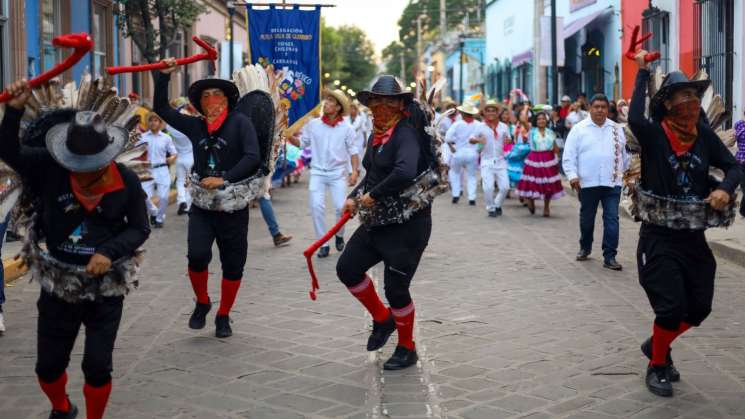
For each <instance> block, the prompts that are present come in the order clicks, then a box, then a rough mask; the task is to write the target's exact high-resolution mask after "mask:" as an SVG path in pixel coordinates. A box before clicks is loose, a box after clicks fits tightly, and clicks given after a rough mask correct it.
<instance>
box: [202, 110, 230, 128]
mask: <svg viewBox="0 0 745 419" xmlns="http://www.w3.org/2000/svg"><path fill="white" fill-rule="evenodd" d="M227 117H228V109H227V108H225V109H223V111H222V112H220V115H217V117H216V118H215V119H213V120H212V122H210V121H208V120H206V119H205V122H207V132H209V133H210V134H214V133H215V131H217V130H219V129H220V127H221V126H222V123H223V122H225V119H226V118H227Z"/></svg>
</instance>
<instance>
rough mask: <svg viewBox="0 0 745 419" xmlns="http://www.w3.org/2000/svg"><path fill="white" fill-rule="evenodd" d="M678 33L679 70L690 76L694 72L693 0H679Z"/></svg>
mask: <svg viewBox="0 0 745 419" xmlns="http://www.w3.org/2000/svg"><path fill="white" fill-rule="evenodd" d="M679 7H680V9H679V11H680V14H679V16H680V21H679V22H678V23H679V25H680V26H679V27H680V34H679V35H678V36H679V39H678V45H679V48H680V49H679V50H680V55H679V58H680V71H682V72H684V73H686V75H688V77H691V76H692V75H693V74H694V73H695V72H696V66H694V63H693V37H694V33H693V32H694V25H693V0H680V6H679Z"/></svg>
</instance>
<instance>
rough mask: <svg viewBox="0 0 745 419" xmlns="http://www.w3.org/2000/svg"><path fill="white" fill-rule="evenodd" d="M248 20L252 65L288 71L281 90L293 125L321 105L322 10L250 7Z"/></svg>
mask: <svg viewBox="0 0 745 419" xmlns="http://www.w3.org/2000/svg"><path fill="white" fill-rule="evenodd" d="M247 17H248V43H249V51H250V60H251V63H252V64H255V63H259V64H262V65H269V64H272V65H274V68H276V69H280V70H284V73H285V78H284V80H282V82H281V83H280V89H281V92H282V99H283V101H286V104H287V105H289V107H290V111H289V114H290V115H289V123H290V125H292V124H294V123H295V122H296V121H298V120H299V119H301V118H303V117H304V116H305V115H306V114H307V113H308V112H310V111H312V110H313V108H315V106H316V105H318V104H319V103H320V97H321V90H320V89H321V87H320V86H321V83H320V81H321V80H320V74H321V55H320V53H321V45H320V41H321V37H320V23H321V9H320V7H316V8H314V9H312V10H306V9H300V8H298V7H297V6H296V7H294V8H292V9H284V8H276V7H274V6H270V7H269V8H267V9H256V8H254V7H251V6H249V7H248V16H247Z"/></svg>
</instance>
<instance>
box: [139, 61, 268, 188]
mask: <svg viewBox="0 0 745 419" xmlns="http://www.w3.org/2000/svg"><path fill="white" fill-rule="evenodd" d="M155 79H156V81H155V95H154V97H153V106H154V108H155V112H156V113H157V114H158V115H160V117H161V118H163V119H164V120H165V121H166V122H167V123H169V124H170V125H171V126H172V127H174V128H176V129H177V130H179V131H181V132H182V133H184V134H185V135H186V136H187V137H189V140H191V143H192V146H193V147H194V169H193V170H194V172H195V173H196V174H197V175H198V176H199V178H200V179H203V178H205V177H221V178H223V179H225V180H226V181H228V182H231V183H235V182H238V181H241V180H244V179H246V178H248V177H249V176H251V175H253V174H254V173H256V171H257V170H258V169H259V166H260V165H261V158H260V154H259V142H258V140H257V139H256V130H255V129H254V126H253V124H252V123H251V120H250V119H249V118H248V117H247V116H246V115H243V114H241V113H239V112H230V113H228V116H227V118H226V119H225V122H223V124H222V126H221V127H220V128H219V129H218V130H217V131H215V132H214V133H213V134H210V133H209V132H208V131H207V123H206V122H205V121H204V119H202V118H199V117H195V116H188V115H184V114H182V113H180V112H178V111H176V110H175V109H173V108H171V106H170V105H169V104H168V83H169V82H170V80H171V76H170V75H169V74H163V73H157V74H156V76H155Z"/></svg>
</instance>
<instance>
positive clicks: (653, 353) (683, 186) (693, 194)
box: [629, 51, 742, 397]
mask: <svg viewBox="0 0 745 419" xmlns="http://www.w3.org/2000/svg"><path fill="white" fill-rule="evenodd" d="M646 53H647V52H646V51H641V52H639V54H638V55H637V56H636V61H637V64H638V66H639V73H638V75H637V78H636V87H635V89H634V95H633V98H632V101H631V105H630V108H629V126H630V128H631V130H632V132H633V134H634V135H635V137H636V138H637V139H638V141H639V144H640V145H641V148H642V152H641V160H642V168H641V183H640V184H639V186H638V187H637V190H636V195H635V206H636V208H637V210H638V216H639V218H641V221H642V226H641V229H640V232H639V246H638V249H637V264H638V268H639V282H640V284H641V285H642V287H643V288H644V290H645V291H646V293H647V297H648V298H649V302H650V304H651V305H652V308H653V310H654V313H655V320H654V325H653V332H652V337H651V338H649V339H647V340H646V341H645V342H644V343H643V344H642V348H641V349H642V352H643V353H644V354H645V355H646V356H647V357H648V358H649V359H650V362H649V366H648V368H647V377H646V384H647V388H648V389H649V390H650V391H651V392H652V393H654V394H656V395H659V396H665V397H670V396H672V394H673V387H672V385H671V382H674V381H678V380H679V379H680V373H679V372H678V371H677V369H676V368H675V366H674V365H673V361H672V357H671V356H670V344H671V343H672V342H673V340H674V339H675V338H677V337H678V336H680V335H681V334H682V333H684V332H685V331H686V330H688V329H689V328H691V327H696V326H699V325H701V322H702V321H703V320H704V319H705V318H706V317H707V316H708V315H709V313H710V312H711V304H712V299H713V296H714V274H715V271H716V260H715V259H714V256H713V254H712V252H711V249H709V246H708V244H707V243H706V237H705V236H704V230H705V229H706V228H707V227H713V226H717V225H722V224H720V223H721V222H722V220H723V219H725V218H727V217H729V216H728V215H727V213H728V212H729V213H731V214H730V215H731V216H732V217H734V209H733V206H732V203H731V201H732V200H733V199H734V198H733V197H734V191H735V188H737V185H738V184H739V182H740V179H741V177H742V172H741V168H740V167H739V166H738V164H737V162H736V161H735V159H734V157H733V156H732V154H731V153H730V152H729V151H728V150H727V148H726V147H725V146H724V144H723V143H722V141H721V140H720V139H719V137H718V136H717V135H716V134H715V133H714V131H713V130H712V129H711V128H710V126H709V125H708V123H707V122H706V121H705V118H704V115H703V113H702V111H701V97H702V95H703V93H704V91H705V90H706V89H707V88H708V87H709V83H710V82H709V81H708V80H701V81H690V80H689V79H688V78H687V77H686V76H685V75H684V74H683V73H681V72H679V71H674V72H672V73H670V74H668V75H667V77H666V78H665V80H664V82H663V83H662V86H661V88H660V89H659V91H658V92H657V93H656V94H655V95H654V97H652V100H651V102H650V115H651V120H650V119H647V117H646V116H645V102H646V97H647V85H648V84H649V79H650V72H649V69H648V64H647V63H646V62H645V61H644V57H645V55H646ZM710 167H716V168H719V169H721V170H722V171H724V173H725V176H724V179H723V180H722V181H721V182H716V183H714V182H712V180H711V179H710V177H709V169H710ZM724 225H726V224H724Z"/></svg>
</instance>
